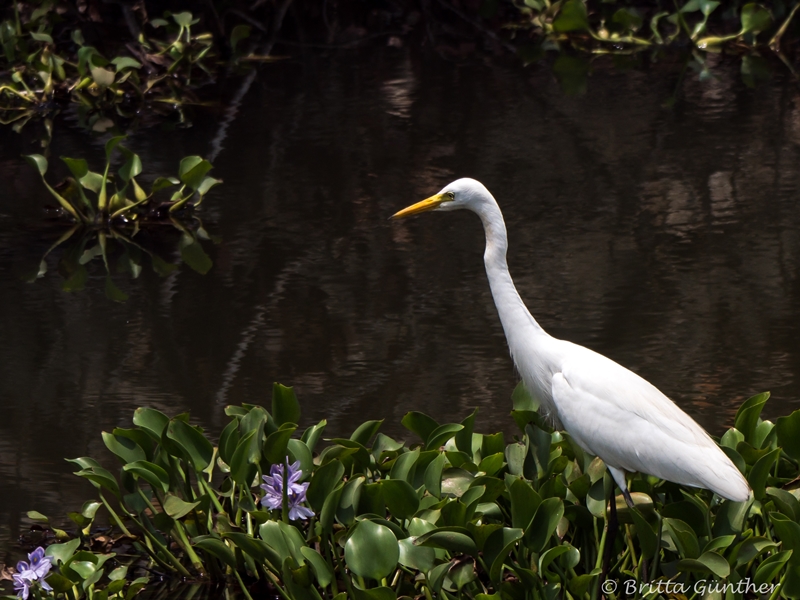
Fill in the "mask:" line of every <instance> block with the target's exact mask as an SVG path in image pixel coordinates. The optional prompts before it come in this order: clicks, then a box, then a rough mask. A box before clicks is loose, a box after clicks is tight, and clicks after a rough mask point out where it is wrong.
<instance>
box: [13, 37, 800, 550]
mask: <svg viewBox="0 0 800 600" xmlns="http://www.w3.org/2000/svg"><path fill="white" fill-rule="evenodd" d="M682 68H683V66H682V65H681V64H675V65H669V64H665V65H661V66H657V67H653V68H650V69H649V70H641V71H628V72H625V73H621V72H618V71H615V70H614V69H613V67H612V63H611V60H610V59H609V60H608V61H606V62H604V61H603V60H601V61H597V62H595V63H594V64H593V66H592V69H593V70H592V73H591V80H590V83H591V85H590V87H589V94H588V95H586V96H565V95H564V94H563V92H562V90H561V89H560V88H559V86H558V82H557V79H556V78H555V77H554V76H553V75H552V74H551V73H550V72H548V71H546V70H544V69H531V68H528V69H524V70H523V69H521V68H520V69H516V68H499V67H491V68H490V67H484V66H469V67H457V66H453V65H451V64H448V63H443V62H441V61H439V60H438V59H435V60H432V59H431V58H430V57H427V56H419V55H416V54H415V53H414V52H408V53H406V52H405V51H398V50H396V49H387V50H386V51H385V52H375V51H370V52H365V53H363V54H347V55H345V56H341V57H308V58H307V59H306V60H304V61H299V60H298V61H293V62H285V63H279V64H276V65H271V66H270V68H269V69H265V70H264V71H263V72H262V73H261V74H260V76H259V78H258V79H257V80H256V81H255V82H254V83H253V84H252V87H251V88H250V91H249V92H248V93H247V94H246V95H245V96H244V98H243V100H242V105H241V107H240V110H239V112H237V113H236V114H235V115H233V116H232V117H231V118H230V119H228V120H227V121H226V127H227V137H225V136H218V135H217V134H218V133H219V123H218V122H216V121H215V120H214V119H213V118H206V119H203V118H195V120H194V127H193V128H191V129H186V130H181V131H178V132H166V133H163V134H159V133H157V132H156V131H154V130H153V129H149V130H146V131H141V132H140V133H139V134H138V135H137V134H135V133H134V134H132V135H131V136H130V138H129V142H130V143H129V145H130V147H131V149H132V150H133V151H135V152H136V153H137V154H139V155H141V156H142V158H143V160H146V162H147V163H148V164H150V165H153V172H160V171H164V170H165V169H167V168H169V167H170V166H172V165H174V163H175V161H176V160H178V159H179V158H180V157H182V156H185V155H189V154H201V155H203V154H207V153H208V152H209V145H210V144H211V142H209V140H213V139H215V137H216V138H217V139H218V140H222V141H221V142H220V144H221V145H220V148H221V150H219V154H218V156H217V157H216V160H215V169H216V171H215V173H218V175H219V176H220V177H221V178H223V179H224V180H225V185H224V186H222V187H220V188H217V189H215V190H214V191H212V192H211V193H210V194H209V196H208V197H207V199H206V201H205V202H204V205H203V208H204V210H203V217H202V218H203V223H204V225H205V227H206V229H207V230H208V231H209V233H210V234H211V235H212V236H218V237H219V238H220V239H221V242H220V243H219V245H209V248H208V253H209V255H210V259H211V260H213V262H214V268H213V269H212V270H211V271H210V272H209V273H208V274H207V275H205V276H201V275H199V274H197V273H195V272H193V271H192V270H190V269H188V268H186V267H185V266H184V267H182V268H181V269H180V270H178V271H175V272H173V273H171V274H169V275H168V276H166V277H164V278H160V277H158V276H157V275H156V274H155V273H152V272H150V271H149V270H148V269H144V270H143V271H142V273H141V275H140V277H139V278H138V279H136V280H135V281H132V282H131V283H130V285H129V286H128V287H126V292H128V293H129V295H130V298H129V299H128V301H127V302H126V303H124V304H115V303H112V302H109V301H108V300H107V299H106V298H105V297H104V294H103V286H102V277H103V276H104V273H103V272H102V271H98V272H97V273H93V274H92V273H91V272H90V278H89V283H90V284H91V283H93V282H94V283H97V281H99V282H100V285H96V286H92V285H87V290H86V291H85V292H83V293H80V294H65V293H63V292H61V290H60V280H59V278H57V277H51V276H50V275H48V276H46V277H44V278H43V279H41V280H39V281H38V282H37V283H36V284H33V285H29V284H26V283H24V282H22V281H20V280H19V279H18V278H17V277H16V275H15V269H16V268H17V266H18V265H19V264H22V263H26V261H31V260H34V261H35V260H38V258H39V257H41V255H42V254H43V253H44V252H45V251H46V250H47V247H48V245H49V243H52V240H48V239H46V237H44V236H40V235H37V234H36V232H35V231H33V227H34V226H35V224H36V223H38V222H39V218H40V214H39V208H38V207H39V206H41V204H42V202H43V201H42V196H41V195H40V183H39V181H38V180H37V178H36V176H35V173H31V172H29V170H28V169H27V167H25V166H22V165H21V161H20V160H19V155H20V154H23V153H30V152H31V151H32V149H31V148H30V147H28V145H29V144H30V142H28V141H26V139H25V138H20V137H18V136H17V137H14V136H15V134H12V133H11V132H8V131H4V130H0V179H2V181H3V184H4V189H7V190H9V191H8V192H7V193H6V194H5V195H4V196H3V197H2V198H0V214H1V215H3V217H0V278H1V279H2V285H0V302H2V305H3V306H4V310H3V313H2V316H0V330H2V332H3V341H4V344H3V345H2V348H0V353H2V355H0V394H2V398H3V400H4V407H5V414H4V419H3V421H2V423H0V432H2V435H0V486H1V487H0V492H2V494H0V498H3V500H2V503H1V504H0V515H1V517H0V518H1V519H2V525H0V544H1V545H2V547H7V540H9V539H10V538H13V537H14V536H15V535H16V532H17V530H18V523H19V518H20V514H21V513H22V511H24V510H27V509H31V508H35V509H37V510H40V511H41V512H43V513H45V514H51V515H62V514H63V513H64V512H65V511H66V510H69V509H71V508H72V507H74V506H77V505H78V503H79V502H81V501H83V500H84V499H86V498H88V497H89V496H91V493H92V489H91V488H90V487H89V486H88V485H86V484H85V483H84V482H82V481H79V480H78V479H77V478H75V477H73V476H71V475H70V474H69V473H70V468H69V466H68V465H66V464H64V463H62V462H61V458H62V457H65V456H79V455H93V456H105V452H104V448H103V445H102V440H101V438H100V435H99V432H100V431H101V430H103V429H105V430H110V429H112V428H113V427H115V426H120V425H126V424H128V423H129V421H130V417H131V415H132V413H133V410H134V408H135V407H136V406H139V405H149V406H153V407H155V408H159V409H160V410H163V411H165V412H167V413H170V414H176V413H178V412H182V411H185V410H191V411H192V414H193V418H194V419H195V420H196V422H198V423H202V424H203V425H204V426H206V427H207V428H209V429H210V430H211V431H212V432H216V431H218V429H219V426H220V423H221V416H222V409H223V407H224V405H225V404H228V403H240V402H268V401H269V398H268V395H269V392H270V389H271V383H272V382H273V381H281V382H283V383H286V384H291V385H294V386H295V387H296V389H297V393H298V396H299V397H300V399H301V402H302V403H303V407H304V423H303V424H302V425H306V424H308V423H310V422H311V421H316V420H319V419H322V418H327V419H328V421H329V429H328V430H327V432H326V433H327V434H329V435H337V434H342V433H347V432H349V431H350V430H351V429H352V427H353V423H354V421H358V422H360V421H362V420H364V419H370V418H377V419H380V418H385V419H386V424H385V431H386V432H387V433H390V434H394V435H398V436H401V435H404V432H403V431H402V430H401V429H400V428H399V420H400V418H401V417H402V415H403V414H404V413H405V412H406V411H408V410H423V411H426V412H429V413H431V414H432V415H434V416H436V417H437V418H438V419H440V420H441V421H448V420H460V419H461V418H463V417H464V416H465V415H466V414H468V412H469V411H471V410H472V408H474V407H476V406H477V407H479V408H480V412H479V414H478V425H477V426H478V427H479V428H480V429H482V430H487V431H491V430H497V429H504V430H506V431H511V429H512V428H511V424H510V419H509V418H508V411H509V409H510V404H509V400H508V397H509V395H510V393H511V391H512V390H513V387H514V385H515V383H516V376H515V374H514V372H513V367H512V364H511V361H510V359H509V358H508V353H507V349H506V345H505V340H504V338H503V334H502V329H501V327H500V323H499V321H498V318H497V315H496V313H495V310H494V305H493V302H492V299H491V295H490V293H489V288H488V285H487V282H486V277H485V274H484V272H483V263H482V252H483V239H482V230H481V226H480V223H479V221H478V220H477V219H476V218H474V216H473V215H471V214H459V213H456V214H448V215H430V216H428V217H427V218H426V219H419V220H413V219H412V220H408V221H402V222H397V223H390V222H388V221H387V218H388V216H389V215H391V214H393V213H394V212H395V211H396V210H397V209H399V208H402V207H404V206H406V205H408V204H409V203H410V202H412V201H415V200H418V199H421V198H423V197H425V196H428V195H430V194H431V193H432V192H435V191H437V190H439V189H440V188H441V187H442V186H443V185H444V184H446V183H447V182H449V181H450V180H452V179H454V178H456V177H460V176H472V177H475V178H477V179H480V180H481V181H483V182H484V183H485V184H486V185H487V186H488V187H489V189H490V190H491V191H492V192H493V193H494V194H495V195H496V197H497V198H498V200H499V202H500V204H501V206H502V208H503V210H504V213H505V215H506V219H507V225H508V229H509V235H510V244H511V246H510V255H509V263H510V268H511V272H512V275H513V276H514V277H515V280H516V283H517V286H518V287H519V289H520V292H521V294H522V296H523V298H524V299H525V301H526V302H527V304H528V306H529V307H530V309H531V311H532V312H533V313H534V315H536V317H537V319H538V320H539V321H540V323H542V325H543V326H544V327H545V328H546V329H547V330H548V331H549V332H550V333H552V334H553V335H556V336H558V337H563V338H566V339H569V340H572V341H575V342H577V343H581V344H584V345H587V346H589V347H591V348H593V349H595V350H597V351H599V352H602V353H604V354H606V355H608V356H610V357H611V358H613V359H615V360H617V361H619V362H620V363H622V364H624V365H626V366H628V367H629V368H631V369H633V370H634V371H636V372H638V373H639V374H641V375H643V376H644V377H646V378H648V379H649V380H651V381H652V382H653V383H655V384H656V385H658V386H659V387H660V388H661V389H663V390H664V391H665V392H666V393H667V394H668V395H670V396H671V397H673V398H674V399H675V400H676V401H678V403H679V404H681V406H683V407H684V408H685V409H686V410H687V411H688V412H690V413H691V414H692V415H693V416H694V417H695V418H697V419H698V420H699V421H700V422H701V423H702V424H703V425H705V426H706V427H708V428H710V429H711V430H712V431H715V432H719V431H720V428H721V427H722V426H723V425H724V424H727V423H729V422H730V420H731V418H732V415H733V411H734V410H735V408H736V406H737V405H738V403H739V402H740V401H741V400H742V399H744V398H745V397H747V396H748V395H750V394H752V393H755V392H758V391H762V390H766V389H770V390H772V392H773V394H774V399H773V400H772V401H771V404H768V407H767V410H766V413H767V414H769V415H773V416H777V415H780V414H785V413H787V412H788V411H789V410H791V409H792V407H797V406H798V403H797V398H798V397H800V394H798V391H799V390H800V385H798V381H797V373H798V372H800V348H798V344H797V341H796V340H797V335H798V323H797V318H796V307H797V306H798V305H799V302H798V300H800V298H798V295H800V287H799V286H798V268H797V265H798V260H800V239H798V231H800V228H798V224H800V223H799V221H800V208H798V205H797V202H796V195H797V190H798V176H799V175H800V171H798V168H797V165H798V164H800V160H798V159H799V158H800V156H798V154H799V153H800V151H799V148H798V139H800V133H798V132H800V117H798V114H800V113H798V105H797V94H796V90H795V88H794V87H793V84H791V83H788V82H783V81H782V80H781V79H780V77H778V76H775V77H774V78H773V81H772V82H771V83H770V85H768V86H764V87H760V88H756V89H754V90H751V89H749V88H747V87H746V86H745V85H743V84H742V83H741V82H740V79H739V65H738V64H736V63H731V64H727V63H726V62H724V61H721V62H720V63H719V64H715V65H714V66H713V69H714V73H715V78H713V79H712V80H710V81H708V80H707V81H703V82H701V81H699V78H698V76H697V74H696V73H694V72H687V73H686V74H685V75H681V72H682ZM676 89H677V90H678V91H677V93H676ZM673 97H675V98H676V101H675V103H674V104H673V105H670V104H669V103H668V102H667V101H668V100H669V99H670V98H673ZM55 131H56V134H55V136H54V139H53V141H52V154H53V156H59V155H67V156H84V155H86V154H87V147H90V148H93V149H94V150H93V151H94V152H96V155H97V157H98V158H99V157H101V156H102V141H103V140H92V139H90V138H88V137H87V134H86V133H85V132H83V131H79V130H76V129H68V128H65V127H56V129H55ZM89 158H90V162H91V157H89ZM53 162H54V164H55V161H53ZM162 166H163V167H164V168H162ZM107 462H108V464H109V465H113V463H112V462H111V461H110V460H109V461H107Z"/></svg>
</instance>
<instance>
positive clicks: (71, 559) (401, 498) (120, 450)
mask: <svg viewBox="0 0 800 600" xmlns="http://www.w3.org/2000/svg"><path fill="white" fill-rule="evenodd" d="M768 397H769V394H759V395H757V396H754V397H752V398H750V399H749V400H747V401H746V402H745V403H744V404H743V405H742V406H741V408H740V409H739V411H738V413H737V415H736V420H735V427H733V428H731V429H729V430H728V431H727V432H726V433H725V435H724V436H723V437H722V439H721V440H720V444H721V446H722V448H723V450H724V451H725V453H726V454H727V455H728V456H729V457H730V458H731V459H732V460H733V461H734V463H735V464H736V465H737V467H738V468H739V469H740V470H742V472H743V473H745V474H746V476H747V479H748V482H749V484H750V486H751V487H752V489H753V492H754V498H752V499H751V500H749V501H748V502H743V503H736V502H731V501H728V500H723V499H721V498H719V497H718V496H715V495H713V494H712V493H711V492H709V491H707V490H699V489H694V488H688V487H681V486H679V485H677V484H673V483H669V482H666V481H662V480H658V479H656V478H654V477H650V476H646V475H634V476H633V477H632V479H631V484H630V489H631V492H632V496H633V498H634V501H635V508H633V509H630V508H628V507H627V505H626V504H625V502H624V500H623V499H622V497H621V496H619V497H618V498H616V499H615V502H616V505H617V510H618V516H619V520H620V522H621V523H622V524H623V528H624V532H623V533H624V534H623V535H620V536H616V538H615V541H614V543H613V547H611V548H610V554H609V556H610V570H609V571H608V576H607V578H606V579H605V580H601V574H602V572H603V570H602V566H601V565H602V560H603V556H604V553H605V552H606V548H605V544H606V543H607V542H608V543H610V539H609V538H607V536H606V527H607V524H608V523H607V513H608V510H609V508H608V501H607V499H608V497H609V493H610V491H611V490H612V489H614V488H613V482H612V479H611V477H610V475H609V474H608V472H607V471H606V468H605V465H604V464H603V462H602V461H601V460H600V459H597V458H594V457H592V456H588V455H586V454H584V453H583V451H582V450H581V449H580V448H579V447H578V446H577V445H576V444H575V443H574V442H573V441H572V440H571V439H570V437H569V435H568V434H566V433H563V432H557V431H553V430H551V429H550V428H549V427H548V426H547V425H546V424H545V423H544V422H543V421H542V419H541V418H540V416H539V414H538V413H537V412H536V406H535V404H534V403H533V402H532V400H531V399H530V398H529V397H528V396H527V395H526V394H525V393H524V391H523V390H522V388H518V389H517V390H516V391H515V392H514V396H513V400H514V410H513V411H512V413H511V414H512V417H513V419H514V421H515V423H516V424H517V426H518V427H519V431H520V433H519V436H518V437H515V439H514V441H512V442H511V443H507V442H506V440H505V437H504V435H503V434H502V433H495V434H488V435H487V434H479V433H476V432H475V431H474V425H475V416H476V415H475V413H474V412H473V413H472V414H471V415H469V416H468V417H467V418H465V419H464V420H463V421H462V422H461V423H449V424H439V423H437V422H436V421H435V420H434V419H432V418H431V417H429V416H427V415H424V414H422V413H418V412H411V413H408V414H407V415H406V416H405V417H404V418H403V420H402V424H403V426H404V427H405V428H406V429H408V430H409V431H410V432H411V433H412V434H414V435H415V436H417V437H418V438H419V441H417V442H414V443H411V444H408V443H406V442H403V441H400V440H395V439H393V438H391V437H389V436H387V435H384V434H383V433H380V427H381V424H382V421H367V422H366V423H363V424H361V425H360V426H358V427H357V428H356V429H355V431H354V432H353V433H352V434H351V435H350V436H349V437H348V438H333V439H329V440H326V442H327V444H326V445H324V446H323V445H322V444H321V443H320V442H321V441H322V435H323V432H324V429H325V427H326V422H325V421H324V420H323V421H320V422H319V423H317V424H316V425H312V426H311V427H308V428H307V429H306V430H305V431H304V432H302V434H301V435H298V433H299V431H298V427H297V423H298V422H299V421H300V405H299V403H298V401H297V399H296V397H295V395H294V393H293V391H292V389H291V388H287V387H284V386H281V385H278V384H275V386H274V388H273V396H272V410H271V412H269V411H267V410H266V409H264V408H263V407H261V406H257V405H250V404H245V405H242V406H229V407H227V408H226V410H225V413H226V414H227V416H228V417H229V419H230V421H229V422H228V424H227V426H226V427H225V428H224V429H223V431H222V433H221V434H220V437H219V441H218V443H216V444H214V443H213V442H212V440H211V439H210V438H209V437H208V436H207V435H206V434H205V433H204V432H203V431H202V429H200V428H199V427H196V426H193V425H191V424H190V422H189V415H188V414H182V415H178V416H177V417H174V418H171V419H170V418H169V417H167V416H166V415H164V414H163V413H161V412H159V411H157V410H154V409H152V408H140V409H138V410H137V411H136V413H135V414H134V417H133V424H134V427H133V428H130V429H125V428H117V429H114V430H113V431H112V432H110V433H108V432H104V433H103V441H104V443H105V445H106V447H107V448H108V449H109V450H110V451H111V452H112V453H113V454H114V455H115V456H116V458H117V459H118V460H119V461H120V463H121V469H120V470H119V472H118V473H116V474H115V473H113V472H112V471H109V470H107V469H105V468H104V467H102V466H101V465H100V463H99V462H97V461H96V460H94V459H92V458H88V457H82V458H77V459H73V460H71V461H70V462H72V463H73V464H74V465H75V466H77V467H78V471H77V472H76V475H78V476H79V477H83V478H85V479H87V480H88V481H89V482H91V484H92V485H93V486H94V487H95V490H96V494H97V495H96V498H95V499H92V500H90V501H88V502H87V503H86V504H84V506H83V508H82V509H81V510H80V512H73V513H70V514H69V517H70V519H71V520H72V522H73V523H74V525H75V526H77V530H75V531H70V532H67V531H66V530H63V529H59V528H57V527H56V526H55V525H54V524H53V522H52V521H51V520H50V519H48V517H46V516H44V515H41V514H39V513H35V512H32V513H29V517H30V518H31V519H33V520H34V521H36V522H37V523H38V524H39V525H41V526H42V527H43V528H44V529H45V535H44V537H43V538H42V545H45V543H46V542H48V541H55V542H57V543H54V544H52V545H49V546H47V549H46V550H45V554H44V557H41V559H42V560H45V557H46V559H47V560H49V561H50V562H51V564H52V567H53V568H52V572H51V574H49V575H48V576H47V577H46V578H45V580H44V581H45V582H46V583H47V584H48V585H49V586H51V587H52V588H53V591H52V593H48V594H45V591H46V590H45V589H44V588H43V587H42V589H41V590H37V592H38V593H39V594H40V596H42V597H51V596H53V595H56V596H60V597H64V598H68V599H70V600H78V599H79V598H84V597H86V598H97V597H102V598H111V597H125V598H131V597H132V596H133V595H134V594H135V593H136V592H137V591H138V590H139V589H140V588H141V587H143V586H148V585H156V584H155V583H148V577H149V576H150V575H153V574H155V575H158V576H159V579H161V580H166V581H169V580H170V579H171V580H173V581H176V580H180V579H184V580H188V581H192V582H195V583H197V582H201V581H207V582H223V583H224V582H227V583H229V584H232V585H235V586H237V587H239V588H241V590H242V592H243V594H244V595H245V597H247V598H252V597H263V596H264V594H266V593H275V592H277V593H278V594H280V596H281V597H282V598H284V599H287V600H288V599H293V600H304V599H311V598H314V599H317V600H319V599H320V598H328V599H331V598H334V599H337V600H344V599H345V598H354V599H359V600H360V599H375V600H383V599H386V600H390V599H396V598H415V597H416V598H419V597H425V598H434V597H439V598H456V597H457V598H474V599H475V600H488V599H492V598H497V599H500V598H503V599H505V598H509V599H517V598H519V599H524V598H543V599H548V600H556V599H558V598H573V599H583V600H589V599H596V598H599V597H600V596H601V595H605V596H606V597H609V598H615V597H619V596H620V595H625V596H630V597H645V596H646V597H655V596H657V595H659V594H661V595H672V596H674V595H675V594H683V595H684V596H687V597H688V596H693V595H697V596H700V595H706V594H708V593H717V594H721V593H728V594H729V597H731V598H745V597H755V596H757V595H760V594H764V595H769V597H770V598H772V599H773V600H774V599H776V598H778V597H785V598H796V597H798V595H800V558H796V556H795V555H796V554H797V553H796V552H795V551H796V549H797V548H798V543H800V525H798V519H800V490H798V489H797V481H798V479H797V476H798V460H800V444H798V440H800V411H796V412H794V413H793V414H792V415H791V416H788V417H783V418H780V419H778V420H777V423H772V422H770V421H766V420H763V419H762V418H761V416H760V414H761V410H762V408H763V406H764V404H765V403H766V401H767V399H768ZM101 509H102V510H104V511H105V512H106V513H107V514H108V516H109V519H110V522H111V524H112V527H111V529H110V530H108V529H106V530H104V531H103V532H100V533H98V531H97V530H96V528H95V527H94V523H95V519H96V517H97V515H98V513H99V511H100V510H101ZM69 538H72V539H71V540H69V541H66V540H68V539H69ZM97 548H100V550H97ZM37 552H38V551H37ZM37 556H38V555H37ZM125 590H127V591H125ZM115 594H116V595H117V596H115Z"/></svg>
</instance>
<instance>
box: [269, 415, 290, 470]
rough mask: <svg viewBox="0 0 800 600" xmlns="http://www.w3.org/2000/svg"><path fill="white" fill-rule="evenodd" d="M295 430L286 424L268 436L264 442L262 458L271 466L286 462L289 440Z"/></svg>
mask: <svg viewBox="0 0 800 600" xmlns="http://www.w3.org/2000/svg"><path fill="white" fill-rule="evenodd" d="M296 429H297V428H296V427H295V425H294V424H290V423H286V424H284V425H283V426H282V427H281V428H280V429H279V430H278V431H276V432H275V433H272V434H270V435H269V436H268V437H267V439H266V441H265V442H264V458H266V459H267V460H268V461H269V462H271V463H272V464H282V463H283V462H284V461H285V460H286V449H287V447H288V445H289V440H290V439H291V437H292V435H293V434H294V432H295V430H296Z"/></svg>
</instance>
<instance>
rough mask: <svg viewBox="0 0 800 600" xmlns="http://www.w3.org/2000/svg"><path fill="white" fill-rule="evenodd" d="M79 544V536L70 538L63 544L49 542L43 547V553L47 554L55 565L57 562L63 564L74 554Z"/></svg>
mask: <svg viewBox="0 0 800 600" xmlns="http://www.w3.org/2000/svg"><path fill="white" fill-rule="evenodd" d="M80 545H81V540H80V539H79V538H75V539H74V540H70V541H68V542H65V543H63V544H51V545H49V546H48V547H47V548H46V549H45V552H44V553H45V555H46V556H49V557H51V558H52V559H53V562H54V563H55V565H58V564H59V563H61V564H63V563H65V562H67V561H68V560H69V559H70V558H72V555H73V554H75V551H76V550H77V549H78V546H80Z"/></svg>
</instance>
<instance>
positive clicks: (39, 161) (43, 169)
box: [22, 154, 47, 177]
mask: <svg viewBox="0 0 800 600" xmlns="http://www.w3.org/2000/svg"><path fill="white" fill-rule="evenodd" d="M22 158H24V159H25V161H26V162H27V163H28V164H29V165H31V166H32V167H33V168H34V169H36V170H37V171H38V172H39V175H41V176H42V177H44V175H45V173H47V159H46V158H45V157H44V156H42V155H41V154H28V155H25V156H23V157H22Z"/></svg>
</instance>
